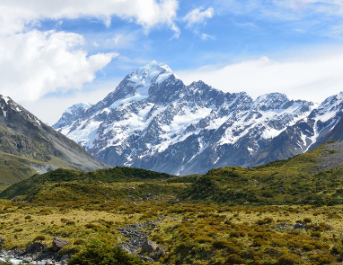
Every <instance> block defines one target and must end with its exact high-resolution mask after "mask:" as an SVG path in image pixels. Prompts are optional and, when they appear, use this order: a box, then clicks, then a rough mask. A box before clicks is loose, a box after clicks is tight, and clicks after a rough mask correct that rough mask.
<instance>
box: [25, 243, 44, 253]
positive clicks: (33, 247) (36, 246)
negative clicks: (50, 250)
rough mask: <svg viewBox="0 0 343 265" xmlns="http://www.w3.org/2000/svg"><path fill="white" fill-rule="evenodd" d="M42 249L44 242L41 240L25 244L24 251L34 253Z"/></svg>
mask: <svg viewBox="0 0 343 265" xmlns="http://www.w3.org/2000/svg"><path fill="white" fill-rule="evenodd" d="M43 249H44V244H43V243H42V242H34V243H32V244H29V245H27V246H26V253H29V254H34V253H38V252H42V251H43Z"/></svg>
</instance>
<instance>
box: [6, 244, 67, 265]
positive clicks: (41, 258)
mask: <svg viewBox="0 0 343 265" xmlns="http://www.w3.org/2000/svg"><path fill="white" fill-rule="evenodd" d="M52 243H53V247H52V249H49V248H47V246H46V245H45V244H44V243H42V242H34V243H32V244H28V245H27V246H26V249H25V251H22V250H16V249H14V250H8V251H5V250H1V251H0V260H1V259H3V260H6V259H9V260H10V261H13V262H15V264H18V263H19V262H21V263H23V264H36V265H50V264H51V265H67V263H68V260H69V259H70V258H71V256H70V255H67V254H64V255H60V254H59V253H58V251H59V250H61V249H62V248H63V247H64V246H65V245H66V244H68V243H69V242H68V241H66V240H64V239H61V238H54V240H53V242H52Z"/></svg>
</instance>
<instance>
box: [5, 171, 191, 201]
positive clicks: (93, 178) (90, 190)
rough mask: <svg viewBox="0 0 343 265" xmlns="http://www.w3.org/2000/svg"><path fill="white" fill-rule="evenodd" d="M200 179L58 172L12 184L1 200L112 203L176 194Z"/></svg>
mask: <svg viewBox="0 0 343 265" xmlns="http://www.w3.org/2000/svg"><path fill="white" fill-rule="evenodd" d="M194 178H196V177H193V178H192V177H183V178H177V177H175V176H172V175H168V174H165V173H158V172H154V171H150V170H144V169H137V168H127V167H115V168H111V169H101V170H96V171H92V172H80V171H75V170H67V169H57V170H54V171H51V172H48V173H45V174H43V175H39V174H36V175H34V176H32V177H31V178H29V179H26V180H23V181H21V182H19V183H16V184H14V185H12V186H11V187H9V188H7V189H6V190H4V191H3V192H2V193H1V194H0V198H4V199H16V200H25V201H31V202H42V203H51V202H63V201H76V200H83V201H85V200H97V201H99V200H109V199H110V200H111V199H122V198H127V197H128V196H132V198H133V197H135V198H136V197H137V198H138V197H144V196H146V194H152V195H154V196H155V195H157V196H167V195H176V194H177V193H178V192H180V190H181V189H184V188H185V186H186V185H187V182H188V181H190V180H194ZM184 182H186V183H184Z"/></svg>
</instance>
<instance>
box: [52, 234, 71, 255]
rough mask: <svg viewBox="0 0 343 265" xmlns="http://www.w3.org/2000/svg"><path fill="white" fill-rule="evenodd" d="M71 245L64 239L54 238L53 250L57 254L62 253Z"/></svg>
mask: <svg viewBox="0 0 343 265" xmlns="http://www.w3.org/2000/svg"><path fill="white" fill-rule="evenodd" d="M67 244H69V242H68V241H67V240H64V239H62V238H58V237H54V240H53V241H52V249H53V251H55V252H58V251H60V249H62V248H63V247H64V246H65V245H67Z"/></svg>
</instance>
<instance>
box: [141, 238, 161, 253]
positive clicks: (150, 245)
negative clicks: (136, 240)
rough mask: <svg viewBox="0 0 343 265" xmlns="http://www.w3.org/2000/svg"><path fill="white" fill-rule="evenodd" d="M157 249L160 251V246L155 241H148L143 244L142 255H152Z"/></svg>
mask: <svg viewBox="0 0 343 265" xmlns="http://www.w3.org/2000/svg"><path fill="white" fill-rule="evenodd" d="M157 249H158V245H157V244H156V243H155V242H154V241H148V240H147V241H145V242H144V243H143V245H142V249H141V253H140V254H144V253H148V254H151V253H153V252H155V251H156V250H157Z"/></svg>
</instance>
